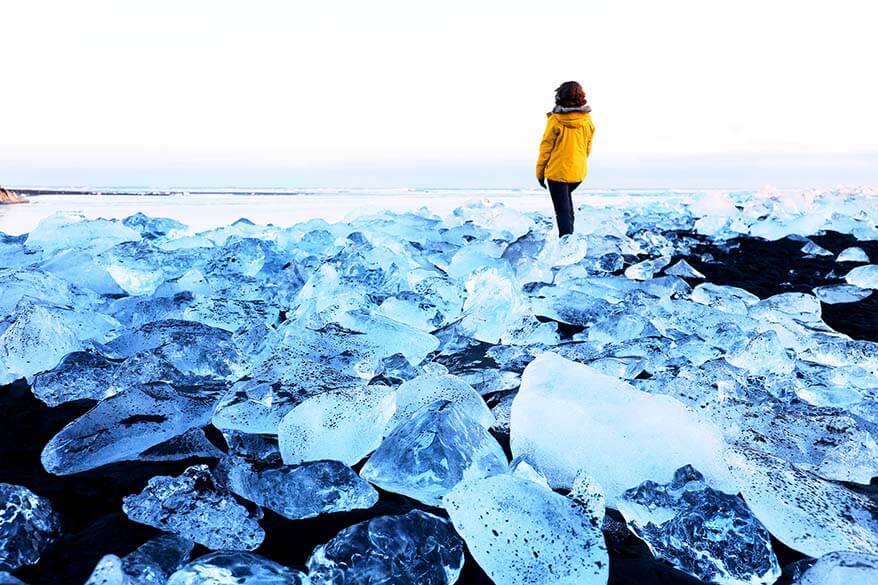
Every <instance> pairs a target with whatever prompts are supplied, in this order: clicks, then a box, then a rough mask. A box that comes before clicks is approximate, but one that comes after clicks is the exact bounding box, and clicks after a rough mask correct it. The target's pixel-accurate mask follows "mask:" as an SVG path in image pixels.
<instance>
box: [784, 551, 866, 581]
mask: <svg viewBox="0 0 878 585" xmlns="http://www.w3.org/2000/svg"><path fill="white" fill-rule="evenodd" d="M875 583H878V556H876V555H874V554H866V553H858V552H847V551H842V552H831V553H828V554H826V555H823V556H822V557H820V558H819V559H817V562H816V563H814V564H813V565H811V567H810V568H808V569H807V570H806V571H805V572H804V574H803V575H802V576H801V577H800V578H799V579H798V580H796V582H795V583H794V585H874V584H875Z"/></svg>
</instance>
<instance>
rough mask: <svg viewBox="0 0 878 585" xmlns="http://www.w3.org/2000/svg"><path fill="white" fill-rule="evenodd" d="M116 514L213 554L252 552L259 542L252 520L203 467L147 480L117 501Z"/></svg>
mask: <svg viewBox="0 0 878 585" xmlns="http://www.w3.org/2000/svg"><path fill="white" fill-rule="evenodd" d="M122 510H123V511H124V512H125V514H127V515H128V517H129V518H130V519H131V520H133V521H135V522H140V523H141V524H147V525H149V526H154V527H155V528H158V529H160V530H164V531H166V532H171V533H174V534H177V535H178V536H181V537H183V538H185V539H188V540H192V541H194V542H197V543H199V544H203V545H204V546H206V547H207V548H210V549H213V550H220V549H230V550H253V549H255V548H256V547H258V546H259V545H260V544H261V543H262V540H263V539H264V538H265V531H263V530H262V527H260V526H259V523H258V521H257V520H258V516H256V515H255V514H254V513H253V512H251V511H249V510H247V508H245V507H244V506H242V505H241V504H239V503H238V502H236V501H235V499H234V497H232V495H231V494H230V493H229V492H228V491H227V490H226V489H225V488H224V487H222V485H220V484H219V483H218V482H217V480H216V478H215V477H214V476H213V474H212V473H211V472H210V470H209V469H208V467H207V465H203V464H202V465H193V466H192V467H189V468H187V469H186V471H184V472H183V473H182V474H181V475H179V476H177V477H169V476H163V475H159V476H156V477H153V478H152V479H150V480H149V482H148V483H147V485H146V487H145V488H144V489H143V491H142V492H140V493H139V494H135V495H130V496H125V498H123V500H122Z"/></svg>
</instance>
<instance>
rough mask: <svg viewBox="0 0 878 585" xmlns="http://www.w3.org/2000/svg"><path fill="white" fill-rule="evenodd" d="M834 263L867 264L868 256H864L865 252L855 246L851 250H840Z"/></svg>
mask: <svg viewBox="0 0 878 585" xmlns="http://www.w3.org/2000/svg"><path fill="white" fill-rule="evenodd" d="M835 261H836V262H869V256H867V255H866V252H865V250H863V249H862V248H858V247H856V246H854V247H852V248H845V249H844V250H842V251H841V252H840V253H839V254H838V257H837V258H836V259H835Z"/></svg>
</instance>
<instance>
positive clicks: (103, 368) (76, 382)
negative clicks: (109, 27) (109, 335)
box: [31, 351, 117, 406]
mask: <svg viewBox="0 0 878 585" xmlns="http://www.w3.org/2000/svg"><path fill="white" fill-rule="evenodd" d="M116 367H117V364H116V363H115V362H112V361H110V360H108V359H106V358H105V357H104V356H102V355H101V354H99V353H97V352H95V351H74V352H71V353H68V354H67V355H66V356H64V358H63V359H62V360H61V363H59V364H58V365H57V366H56V367H55V368H53V369H51V370H49V371H46V372H42V373H39V374H37V375H36V376H34V379H33V385H32V387H31V390H32V391H33V393H34V396H36V397H37V398H39V399H40V400H42V401H43V402H45V403H46V404H47V405H49V406H58V405H59V404H63V403H65V402H70V401H71V400H80V399H83V398H87V399H91V400H101V399H102V398H106V397H108V396H109V395H110V394H111V393H112V392H111V391H110V385H111V383H112V380H113V374H114V373H115V371H116Z"/></svg>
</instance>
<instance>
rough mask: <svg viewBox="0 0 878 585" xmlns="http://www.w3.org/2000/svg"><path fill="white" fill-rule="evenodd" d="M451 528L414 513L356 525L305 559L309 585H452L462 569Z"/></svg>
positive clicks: (459, 548) (460, 544)
mask: <svg viewBox="0 0 878 585" xmlns="http://www.w3.org/2000/svg"><path fill="white" fill-rule="evenodd" d="M463 560H464V557H463V542H462V541H461V540H460V537H458V536H457V534H456V533H455V532H454V529H453V528H452V527H451V523H450V522H448V520H443V519H442V518H438V517H436V516H433V515H432V514H428V513H426V512H422V511H420V510H413V511H411V512H409V513H408V514H405V515H404V516H379V517H377V518H373V519H372V520H368V521H366V522H360V523H359V524H354V525H353V526H350V527H348V528H345V529H344V530H342V531H341V532H339V533H338V534H337V535H336V536H335V538H333V539H332V540H330V541H329V542H328V543H326V544H323V545H320V546H318V547H317V548H315V549H314V552H313V553H312V554H311V558H309V559H308V576H309V577H310V579H311V583H312V585H336V584H338V583H344V584H345V585H371V584H373V583H388V584H390V583H393V585H451V584H453V583H456V582H457V578H458V576H459V575H460V569H461V567H462V566H463Z"/></svg>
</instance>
